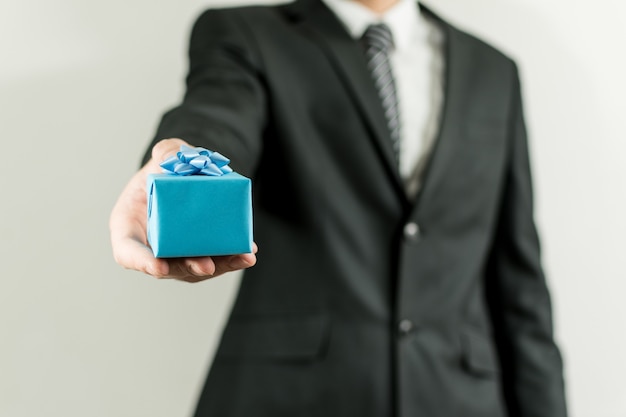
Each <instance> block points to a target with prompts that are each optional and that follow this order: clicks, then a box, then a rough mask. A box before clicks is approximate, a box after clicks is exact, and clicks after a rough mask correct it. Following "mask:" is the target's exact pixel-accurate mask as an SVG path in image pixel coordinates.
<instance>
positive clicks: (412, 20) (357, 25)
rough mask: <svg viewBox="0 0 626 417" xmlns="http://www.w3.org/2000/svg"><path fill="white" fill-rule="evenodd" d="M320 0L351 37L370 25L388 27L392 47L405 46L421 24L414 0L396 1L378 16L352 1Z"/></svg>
mask: <svg viewBox="0 0 626 417" xmlns="http://www.w3.org/2000/svg"><path fill="white" fill-rule="evenodd" d="M323 1H324V3H325V4H326V5H327V6H328V8H330V10H331V11H333V12H334V13H335V15H336V16H337V17H338V18H339V20H340V21H341V22H343V24H344V26H345V28H346V30H347V31H348V33H349V34H350V35H351V36H352V37H353V38H354V39H360V38H361V36H363V33H365V30H366V29H367V27H368V26H369V25H370V24H372V23H380V22H384V23H386V24H387V25H388V26H389V28H390V29H391V33H392V34H393V40H394V45H395V48H396V49H405V48H407V47H409V46H410V45H411V43H412V42H413V40H414V39H415V36H417V35H418V34H419V31H420V30H421V29H423V27H424V25H423V24H421V22H420V15H419V7H418V4H417V2H416V1H415V0H399V1H398V3H396V4H395V5H394V6H393V7H392V8H391V9H389V10H387V11H386V12H385V13H384V14H382V15H379V14H376V13H374V12H373V11H372V10H370V9H368V8H367V7H365V6H363V5H362V4H361V3H358V2H356V1H354V0H323Z"/></svg>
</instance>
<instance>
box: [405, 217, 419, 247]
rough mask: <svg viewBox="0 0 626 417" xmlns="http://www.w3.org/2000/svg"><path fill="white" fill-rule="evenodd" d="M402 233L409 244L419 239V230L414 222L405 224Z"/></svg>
mask: <svg viewBox="0 0 626 417" xmlns="http://www.w3.org/2000/svg"><path fill="white" fill-rule="evenodd" d="M403 232H404V238H405V239H406V240H407V241H409V242H417V241H418V240H419V239H420V228H419V226H418V224H417V223H415V222H409V223H407V224H405V225H404V230H403Z"/></svg>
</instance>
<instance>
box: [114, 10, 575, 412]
mask: <svg viewBox="0 0 626 417" xmlns="http://www.w3.org/2000/svg"><path fill="white" fill-rule="evenodd" d="M380 21H382V22H385V23H386V24H388V26H391V33H392V35H393V39H394V41H395V42H394V43H393V48H395V49H394V50H395V51H396V55H395V56H393V53H392V57H391V62H392V64H394V65H395V66H393V67H392V69H393V73H394V74H395V75H397V77H396V81H395V83H396V84H397V87H398V88H397V90H396V91H397V98H399V99H400V100H396V104H397V105H396V110H398V109H399V112H400V113H399V114H400V116H396V117H398V120H399V121H400V122H401V123H399V126H400V127H401V130H400V132H401V133H400V137H401V139H400V141H399V142H398V143H399V144H396V143H394V141H393V139H394V135H396V134H397V131H395V132H394V130H393V127H394V126H396V125H395V124H394V123H392V122H390V119H387V118H386V116H387V109H388V108H387V107H386V104H385V103H383V102H381V99H380V94H379V92H378V91H377V88H376V86H377V78H376V77H375V76H372V74H371V73H370V72H369V70H368V56H367V54H366V53H364V49H366V48H364V47H363V45H362V44H361V42H360V40H359V37H360V35H362V34H363V32H364V31H365V30H366V27H367V25H368V24H369V23H379V22H380ZM189 53H190V55H189V56H190V64H189V74H188V77H187V91H186V94H185V97H184V99H183V100H182V102H181V104H180V105H179V106H177V107H176V108H174V109H172V110H171V111H169V112H167V113H166V114H165V115H164V117H163V119H162V121H161V123H160V125H159V128H158V131H157V133H156V135H155V138H154V141H153V142H152V144H151V146H150V149H151V152H147V153H146V156H145V157H144V160H143V167H142V168H141V169H140V171H139V172H138V173H137V174H136V175H135V176H134V177H133V178H132V179H131V181H130V182H129V184H128V186H127V187H126V188H125V190H124V191H123V192H122V194H121V195H120V198H119V200H118V202H117V204H116V206H115V207H114V209H113V211H112V213H111V222H110V225H111V241H112V246H113V252H114V256H115V259H116V260H117V262H118V263H120V264H121V265H123V266H124V267H126V268H132V269H136V270H138V271H142V272H145V273H148V274H150V275H153V276H156V277H171V278H176V279H181V280H184V281H190V282H195V281H201V280H203V279H206V278H210V277H215V276H218V275H221V274H223V273H225V272H229V271H234V270H241V269H245V272H244V275H243V278H242V282H241V287H240V291H239V293H238V296H237V299H236V302H235V304H234V307H233V311H232V313H231V316H230V318H229V320H228V323H227V325H226V328H225V330H224V333H223V335H222V338H221V342H220V345H219V348H218V350H217V353H216V356H215V359H214V362H213V364H212V366H211V370H210V372H209V375H208V378H207V381H206V384H205V387H204V390H203V392H202V395H201V397H200V399H199V401H198V406H197V410H196V416H198V417H200V416H220V417H221V416H246V417H247V416H272V417H276V416H324V417H326V416H359V417H370V416H371V417H381V416H385V417H386V416H398V417H410V416H424V417H457V416H462V417H503V416H509V417H517V416H519V417H531V416H532V417H564V416H566V415H567V411H566V404H565V395H564V381H563V366H562V360H561V355H560V353H559V350H558V348H557V346H556V344H555V342H554V338H553V328H552V313H551V305H550V294H549V290H548V287H547V285H546V280H545V278H544V274H543V271H542V267H541V260H540V249H539V240H538V236H537V232H536V228H535V225H534V221H533V203H532V187H531V174H530V165H529V154H528V147H527V140H526V132H525V127H524V119H523V111H522V102H521V95H520V85H519V80H518V73H517V69H516V65H515V63H514V62H513V61H512V60H511V59H510V58H508V57H507V56H505V55H504V54H502V53H501V52H499V51H497V50H495V49H494V48H492V47H490V46H489V45H487V44H485V43H484V42H482V41H480V40H478V39H476V38H474V37H472V36H470V35H469V34H467V33H464V32H463V31H461V30H459V29H457V28H455V27H453V26H452V25H450V24H448V23H447V22H445V21H444V20H442V19H441V18H440V17H438V16H437V15H435V14H434V13H433V12H431V11H430V10H429V9H427V8H426V7H425V6H423V5H419V6H418V5H417V4H416V3H414V2H412V0H361V1H358V2H351V1H349V0H324V1H322V0H296V1H295V2H293V3H289V4H283V5H276V6H254V7H238V8H231V9H223V10H208V11H207V12H205V13H203V14H202V15H201V16H200V17H199V18H198V20H197V21H196V22H195V25H194V28H193V31H192V36H191V41H190V48H189ZM398 103H399V104H398ZM392 125H393V126H392ZM396 127H397V126H396ZM172 138H182V139H172ZM183 139H184V141H183ZM396 139H397V138H396ZM181 143H189V144H191V145H194V146H203V147H205V148H208V149H212V150H218V151H219V152H220V153H222V154H224V155H226V156H228V157H229V158H230V159H231V161H232V163H231V166H232V167H233V168H234V169H235V170H236V171H238V172H240V173H242V174H243V175H246V176H249V177H251V178H252V179H253V207H254V219H255V223H254V228H255V229H254V234H255V241H256V243H257V244H258V245H259V247H260V248H261V252H260V254H259V258H258V261H257V257H256V246H255V253H251V254H243V255H233V256H223V257H212V258H211V257H205V258H189V259H172V260H163V259H154V258H153V257H152V253H151V252H150V250H149V248H148V247H147V244H146V239H145V222H146V220H145V188H144V187H145V178H146V175H147V174H148V173H149V172H160V168H159V166H158V163H159V162H160V161H162V160H163V159H165V157H166V156H167V155H169V154H171V153H173V152H175V151H177V150H178V148H179V146H180V144H181ZM396 145H397V146H396ZM396 147H397V148H399V149H400V154H399V155H396V154H395V153H394V150H395V148H396ZM252 266H254V267H253V268H250V267H252ZM247 268H249V269H247Z"/></svg>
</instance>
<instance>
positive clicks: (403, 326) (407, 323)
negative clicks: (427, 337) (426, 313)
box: [398, 319, 415, 336]
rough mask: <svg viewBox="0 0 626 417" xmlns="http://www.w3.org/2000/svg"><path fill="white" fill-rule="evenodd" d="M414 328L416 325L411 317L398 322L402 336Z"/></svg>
mask: <svg viewBox="0 0 626 417" xmlns="http://www.w3.org/2000/svg"><path fill="white" fill-rule="evenodd" d="M414 328H415V325H414V324H413V322H412V321H411V320H409V319H403V320H400V322H399V323H398V332H399V333H400V336H406V335H408V334H409V333H411V332H412V331H413V329H414Z"/></svg>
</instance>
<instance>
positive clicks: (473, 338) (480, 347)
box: [461, 329, 500, 377]
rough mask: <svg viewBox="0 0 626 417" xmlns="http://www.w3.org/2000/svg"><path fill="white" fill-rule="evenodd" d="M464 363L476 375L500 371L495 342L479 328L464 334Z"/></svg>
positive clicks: (462, 341) (487, 374)
mask: <svg viewBox="0 0 626 417" xmlns="http://www.w3.org/2000/svg"><path fill="white" fill-rule="evenodd" d="M461 337H462V339H461V343H462V347H463V365H464V366H465V368H466V369H467V371H469V372H470V373H472V374H474V375H476V376H482V377H490V376H493V375H495V374H497V373H499V372H500V366H499V363H498V357H497V353H496V350H495V348H494V342H493V340H491V339H490V338H488V337H487V336H486V335H484V334H482V333H479V331H478V330H473V329H471V330H466V331H465V332H464V333H463V334H462V336H461Z"/></svg>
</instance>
